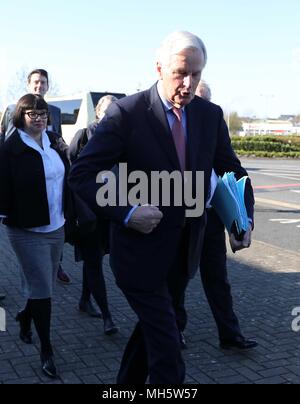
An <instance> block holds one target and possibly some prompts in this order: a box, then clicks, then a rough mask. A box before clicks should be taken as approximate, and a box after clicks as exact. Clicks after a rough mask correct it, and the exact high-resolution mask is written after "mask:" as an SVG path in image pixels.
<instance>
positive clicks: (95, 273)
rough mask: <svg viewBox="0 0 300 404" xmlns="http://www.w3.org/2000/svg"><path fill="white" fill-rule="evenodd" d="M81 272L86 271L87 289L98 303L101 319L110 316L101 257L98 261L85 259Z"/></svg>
mask: <svg viewBox="0 0 300 404" xmlns="http://www.w3.org/2000/svg"><path fill="white" fill-rule="evenodd" d="M83 272H85V273H86V277H87V284H88V289H89V290H90V292H91V294H92V296H93V298H94V299H95V301H96V303H97V304H98V306H99V308H100V310H101V312H102V316H103V319H105V318H107V317H110V312H109V309H108V301H107V292H106V285H105V279H104V275H103V268H102V258H101V260H99V261H98V262H94V261H85V262H84V264H83Z"/></svg>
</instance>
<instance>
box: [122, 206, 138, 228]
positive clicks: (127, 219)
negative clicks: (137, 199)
mask: <svg viewBox="0 0 300 404" xmlns="http://www.w3.org/2000/svg"><path fill="white" fill-rule="evenodd" d="M138 206H139V205H135V206H134V207H133V208H132V209H130V212H129V213H128V215H127V216H126V218H125V220H124V224H125V226H127V225H128V222H129V220H130V218H131V216H132V214H133V212H134V211H135V210H136V209H137V208H138Z"/></svg>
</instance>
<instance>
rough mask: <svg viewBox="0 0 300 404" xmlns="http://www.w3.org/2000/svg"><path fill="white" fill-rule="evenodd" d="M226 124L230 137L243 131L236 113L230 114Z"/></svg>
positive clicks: (241, 123)
mask: <svg viewBox="0 0 300 404" xmlns="http://www.w3.org/2000/svg"><path fill="white" fill-rule="evenodd" d="M227 124H228V129H229V133H230V134H231V135H237V134H238V133H239V131H241V130H242V129H243V122H242V120H241V118H240V117H239V116H238V113H237V112H231V114H230V115H229V117H228V122H227Z"/></svg>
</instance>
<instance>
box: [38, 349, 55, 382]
mask: <svg viewBox="0 0 300 404" xmlns="http://www.w3.org/2000/svg"><path fill="white" fill-rule="evenodd" d="M41 363H42V371H43V372H44V373H45V375H46V376H48V377H51V378H52V379H56V378H57V372H56V367H55V364H54V360H53V355H51V354H41Z"/></svg>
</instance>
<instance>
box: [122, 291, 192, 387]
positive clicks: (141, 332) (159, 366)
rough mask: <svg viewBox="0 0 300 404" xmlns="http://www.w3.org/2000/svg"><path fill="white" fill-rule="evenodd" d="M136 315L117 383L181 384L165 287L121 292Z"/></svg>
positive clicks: (176, 342) (180, 364)
mask: <svg viewBox="0 0 300 404" xmlns="http://www.w3.org/2000/svg"><path fill="white" fill-rule="evenodd" d="M123 293H124V294H125V296H126V298H127V300H128V302H129V304H130V306H131V307H132V309H133V310H134V312H135V313H136V314H137V316H138V318H139V323H138V324H137V326H136V328H135V330H134V332H133V334H132V336H131V338H130V340H129V342H128V344H127V346H126V349H125V352H124V356H123V359H122V361H121V367H120V371H119V374H118V378H117V382H118V383H120V384H145V382H146V379H147V376H148V374H149V383H150V384H182V383H183V382H184V376H185V365H184V362H183V359H182V356H181V351H180V342H179V333H178V327H177V324H176V317H175V313H174V308H173V305H172V299H171V297H170V294H169V291H168V288H167V285H165V286H164V287H163V288H162V290H161V291H157V292H155V291H153V292H146V291H133V292H132V291H128V290H125V289H124V290H123Z"/></svg>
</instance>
